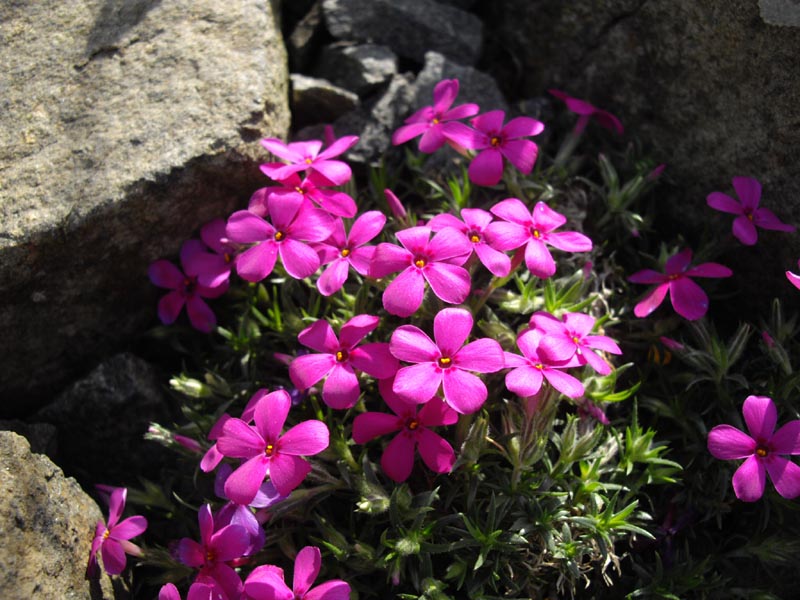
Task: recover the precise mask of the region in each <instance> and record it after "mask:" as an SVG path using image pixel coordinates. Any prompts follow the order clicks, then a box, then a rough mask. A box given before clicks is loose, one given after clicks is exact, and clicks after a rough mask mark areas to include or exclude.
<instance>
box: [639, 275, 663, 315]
mask: <svg viewBox="0 0 800 600" xmlns="http://www.w3.org/2000/svg"><path fill="white" fill-rule="evenodd" d="M668 291H669V283H662V284H661V285H657V286H656V287H654V288H653V290H652V291H650V292H648V294H647V295H646V296H645V297H644V298H642V300H641V301H639V303H638V304H637V305H636V306H634V307H633V314H635V315H636V316H637V317H639V318H640V319H641V318H644V317H646V316H647V315H649V314H650V313H651V312H653V311H654V310H655V309H657V308H658V307H659V306H660V305H661V302H663V300H664V297H665V296H666V295H667V292H668Z"/></svg>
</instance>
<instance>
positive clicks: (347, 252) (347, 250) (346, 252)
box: [342, 248, 350, 258]
mask: <svg viewBox="0 0 800 600" xmlns="http://www.w3.org/2000/svg"><path fill="white" fill-rule="evenodd" d="M342 256H344V257H345V258H347V257H348V256H350V248H342Z"/></svg>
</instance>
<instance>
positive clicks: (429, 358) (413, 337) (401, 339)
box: [389, 325, 440, 363]
mask: <svg viewBox="0 0 800 600" xmlns="http://www.w3.org/2000/svg"><path fill="white" fill-rule="evenodd" d="M389 351H390V352H391V353H392V355H393V356H394V357H395V358H397V359H398V360H403V361H405V362H415V363H416V362H433V361H435V360H437V359H438V358H439V356H440V352H439V347H438V346H437V345H436V344H435V343H434V342H433V340H431V338H429V337H428V335H427V334H426V333H425V332H424V331H422V330H421V329H420V328H419V327H417V326H416V325H401V326H400V327H398V328H397V329H395V330H394V333H392V337H391V339H390V341H389Z"/></svg>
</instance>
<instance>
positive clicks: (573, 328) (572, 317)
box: [530, 311, 622, 375]
mask: <svg viewBox="0 0 800 600" xmlns="http://www.w3.org/2000/svg"><path fill="white" fill-rule="evenodd" d="M595 320H596V319H595V318H594V317H593V316H591V315H586V314H583V313H566V314H564V315H563V317H562V318H561V319H557V318H555V317H554V316H553V315H551V314H550V313H547V312H543V311H542V312H537V313H535V314H534V315H533V316H532V317H531V320H530V326H531V327H533V328H535V329H538V330H539V331H541V332H542V333H543V337H542V339H541V341H540V342H539V347H538V353H539V355H540V356H542V357H543V358H544V359H546V360H548V361H551V362H554V363H559V362H563V361H567V360H570V359H571V358H572V357H577V360H578V363H579V364H581V365H585V364H588V365H589V366H590V367H592V368H593V369H594V370H595V371H597V372H598V373H600V375H608V374H609V373H611V365H609V364H608V363H607V362H606V360H605V359H604V358H602V357H601V356H600V355H599V354H597V353H596V352H595V351H594V350H593V348H594V349H597V350H600V351H601V352H608V353H610V354H622V350H620V348H619V346H618V345H617V343H616V342H615V341H614V340H612V339H611V338H610V337H607V336H605V335H591V332H592V328H593V327H594V323H595Z"/></svg>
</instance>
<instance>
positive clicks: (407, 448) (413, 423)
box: [353, 379, 458, 483]
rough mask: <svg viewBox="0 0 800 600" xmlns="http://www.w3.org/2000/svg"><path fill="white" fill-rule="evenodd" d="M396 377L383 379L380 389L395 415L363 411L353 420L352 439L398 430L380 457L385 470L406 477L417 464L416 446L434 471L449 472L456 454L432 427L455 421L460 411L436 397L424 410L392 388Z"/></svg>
mask: <svg viewBox="0 0 800 600" xmlns="http://www.w3.org/2000/svg"><path fill="white" fill-rule="evenodd" d="M392 385H393V379H382V380H381V381H379V382H378V389H379V390H380V393H381V396H382V397H383V399H384V400H385V401H386V404H387V405H388V406H389V408H390V409H392V412H394V414H393V415H390V414H388V413H379V412H366V413H361V414H360V415H358V416H357V417H356V418H355V421H353V440H354V441H355V443H356V444H365V443H367V442H368V441H369V440H371V439H373V438H376V437H378V436H381V435H386V434H387V433H392V432H395V431H397V432H399V433H398V434H397V435H396V436H395V437H394V439H392V441H391V442H389V444H388V445H387V446H386V449H385V450H384V451H383V456H382V457H381V467H382V468H383V472H384V473H386V475H388V476H389V478H390V479H392V480H393V481H396V482H398V483H399V482H401V481H405V480H406V479H408V476H409V475H411V470H412V468H413V467H414V450H415V449H416V448H419V453H420V456H422V460H423V461H424V462H425V464H426V465H427V466H428V468H429V469H430V470H431V471H434V472H436V473H449V472H450V469H452V467H453V463H454V462H455V459H456V456H455V452H453V448H452V446H450V444H448V443H447V442H446V441H445V440H444V438H442V437H441V436H440V435H438V434H436V433H434V432H433V431H431V430H430V428H431V427H438V426H440V425H452V424H453V423H455V422H456V421H458V413H456V412H455V411H454V410H453V409H451V408H449V407H448V406H447V405H446V404H445V403H444V402H442V400H441V399H440V398H438V397H435V398H433V399H431V400H430V401H428V402H427V403H426V404H425V405H423V407H422V409H421V410H418V408H419V406H418V405H417V404H416V403H415V402H409V401H407V400H404V399H403V398H401V397H400V396H399V395H398V394H396V393H395V392H394V391H393V390H392Z"/></svg>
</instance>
